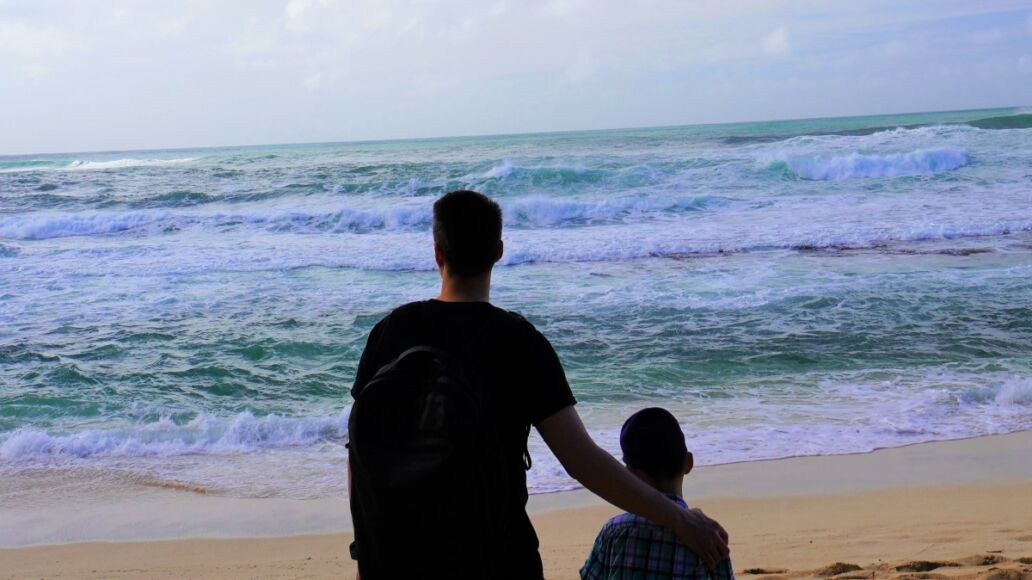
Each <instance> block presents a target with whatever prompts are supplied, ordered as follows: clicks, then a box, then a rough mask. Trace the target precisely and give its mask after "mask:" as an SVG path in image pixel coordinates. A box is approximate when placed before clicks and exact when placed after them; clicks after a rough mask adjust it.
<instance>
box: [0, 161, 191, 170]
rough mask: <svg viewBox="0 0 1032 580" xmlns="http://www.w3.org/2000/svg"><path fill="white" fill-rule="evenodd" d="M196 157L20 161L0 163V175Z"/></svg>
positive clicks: (153, 163)
mask: <svg viewBox="0 0 1032 580" xmlns="http://www.w3.org/2000/svg"><path fill="white" fill-rule="evenodd" d="M197 159H199V158H198V157H183V158H180V159H132V158H127V159H112V160H109V161H87V160H82V159H65V160H55V159H22V160H17V161H0V173H16V172H22V171H89V170H96V169H124V168H127V167H155V166H161V165H178V164H181V163H189V162H191V161H196V160H197Z"/></svg>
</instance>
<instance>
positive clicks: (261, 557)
mask: <svg viewBox="0 0 1032 580" xmlns="http://www.w3.org/2000/svg"><path fill="white" fill-rule="evenodd" d="M685 495H686V498H687V499H688V502H689V504H690V505H692V506H694V507H700V508H702V509H703V510H704V511H706V512H707V513H708V514H710V515H711V516H713V517H715V518H717V519H719V520H720V521H721V523H722V524H723V525H724V526H725V527H726V528H727V529H728V531H729V532H730V534H731V549H732V560H733V563H734V569H735V572H736V574H737V575H738V576H739V577H760V576H778V577H805V576H822V577H826V576H833V575H837V576H838V577H850V578H860V577H864V578H870V577H878V578H881V577H906V578H939V577H972V578H975V577H977V578H999V579H1007V580H1015V579H1021V578H1028V577H1030V575H1032V559H1030V558H1032V432H1020V433H1014V434H1009V435H999V436H988V437H980V438H974V439H964V440H957V441H945V442H934V443H926V444H919V445H913V446H908V447H902V448H896V449H887V450H880V451H875V452H873V453H868V454H855V455H839V456H823V457H799V458H791V459H782V460H772V461H754V462H745V463H736V464H729V465H721V466H712V467H701V468H698V469H697V470H696V472H694V473H692V474H691V475H689V476H688V478H687V480H686V485H685ZM134 497H135V498H136V499H133V498H134ZM92 498H93V499H92V501H91V502H85V503H91V504H92V505H83V503H84V502H82V501H74V502H72V501H63V502H49V503H45V504H40V505H39V506H37V507H36V508H35V509H33V510H27V511H26V513H23V514H9V513H5V516H8V515H10V516H12V517H5V518H4V520H3V521H2V522H0V531H2V532H3V533H4V534H11V533H12V532H14V530H13V529H11V528H21V529H27V528H25V527H23V526H29V525H32V524H33V522H34V525H35V527H36V529H37V530H50V533H51V537H52V538H57V537H65V538H74V537H78V538H91V539H93V540H115V541H104V542H98V541H93V542H74V543H58V544H51V545H41V546H23V547H19V548H9V549H3V550H0V578H3V579H8V578H11V579H13V578H341V577H344V578H347V577H353V576H354V572H355V565H354V562H352V561H351V560H350V558H349V557H348V556H347V545H348V543H349V542H350V539H351V536H350V534H349V533H348V532H347V531H335V532H334V531H329V530H330V529H332V526H333V525H336V526H337V528H338V530H342V529H343V528H344V527H345V526H346V518H347V515H346V514H347V506H346V504H345V502H344V501H342V500H335V499H316V500H298V501H297V503H289V502H288V503H283V502H282V501H279V500H270V499H239V498H225V497H212V496H210V495H206V494H201V493H197V491H195V490H189V489H168V488H154V487H151V486H146V485H142V486H140V488H139V489H136V490H134V491H132V492H130V493H120V494H111V495H104V494H102V493H96V492H95V493H93V494H92ZM66 499H67V498H66ZM80 499H81V498H80ZM306 504H307V507H302V506H305V505H306ZM530 511H531V513H532V517H533V520H534V523H535V526H536V528H537V530H538V533H539V535H540V537H541V555H542V558H543V560H544V562H545V569H546V575H547V577H548V578H550V579H565V578H576V577H577V570H578V568H579V566H580V564H581V563H582V562H583V559H584V557H585V556H586V554H587V552H588V550H589V548H590V546H591V543H592V541H593V540H594V537H595V534H596V533H597V531H598V529H599V527H600V526H601V525H602V524H603V523H604V522H605V520H606V519H607V518H609V517H611V516H612V515H614V514H615V513H617V512H616V510H615V508H612V507H610V506H607V505H605V504H602V503H601V502H600V501H599V500H597V499H594V498H593V497H592V496H590V494H588V493H587V492H584V491H573V492H563V493H554V494H544V495H537V496H534V497H532V498H531V503H530ZM100 514H107V515H106V517H101V516H100ZM200 514H204V515H205V517H203V518H200V519H201V520H202V521H201V523H198V522H197V520H198V518H199V516H200ZM19 518H22V519H19ZM91 518H95V519H94V520H93V521H91ZM335 518H337V520H336V521H335V522H334V521H332V520H334V519H335ZM30 520H31V521H30ZM186 520H188V521H189V522H190V523H189V524H184V521H186ZM328 520H329V521H328ZM305 525H309V526H310V528H311V529H316V530H319V529H323V528H326V529H327V533H316V534H297V533H296V532H298V531H299V530H300V529H301V528H303V527H304V526H305ZM3 527H6V528H8V529H6V530H3V529H2V528H3ZM76 528H80V529H76ZM187 529H188V530H189V533H185V534H184V533H183V530H187ZM291 532H293V533H291ZM62 534H63V535H62ZM246 536H252V537H246ZM253 536H262V537H253ZM6 537H11V536H10V535H7V536H6ZM129 540H140V541H129ZM413 541H418V538H413ZM399 551H400V552H403V550H401V549H399ZM835 573H837V574H835Z"/></svg>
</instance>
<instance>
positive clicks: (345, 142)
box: [0, 105, 1030, 159]
mask: <svg viewBox="0 0 1032 580" xmlns="http://www.w3.org/2000/svg"><path fill="white" fill-rule="evenodd" d="M1029 106H1030V105H1008V106H1002V107H987V108H970V109H940V110H934V111H908V112H899V113H878V114H874V115H841V116H833V117H828V116H820V117H792V118H778V119H760V120H740V121H720V122H709V123H682V124H674V125H643V126H637V127H609V128H596V129H557V130H545V131H525V132H510V133H471V134H462V135H441V136H434V137H389V138H374V139H344V140H331V141H292V142H286V143H254V144H231V145H202V146H196V147H190V146H185V147H145V148H141V149H97V150H90V151H83V150H80V151H55V152H50V153H44V152H33V153H10V154H8V153H3V154H0V159H3V158H11V157H32V156H34V155H40V156H43V155H47V156H56V155H76V154H86V155H98V154H105V153H129V152H148V151H200V150H205V149H234V148H252V147H253V148H262V147H295V146H299V145H353V144H363V143H397V142H403V141H442V140H449V139H476V138H487V137H521V136H523V137H527V136H535V135H563V134H572V133H601V132H610V131H641V130H654V129H679V128H687V127H719V126H722V125H746V124H750V123H791V122H796V121H824V120H832V119H860V118H864V117H873V118H877V117H899V116H905V115H934V114H946V113H973V112H977V111H1002V110H1020V109H1023V108H1026V107H1029Z"/></svg>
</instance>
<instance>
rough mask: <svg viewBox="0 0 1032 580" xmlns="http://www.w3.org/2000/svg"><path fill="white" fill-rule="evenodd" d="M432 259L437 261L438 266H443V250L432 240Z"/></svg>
mask: <svg viewBox="0 0 1032 580" xmlns="http://www.w3.org/2000/svg"><path fill="white" fill-rule="evenodd" d="M434 261H435V262H437V267H438V268H443V267H444V250H442V249H441V244H438V243H437V242H434Z"/></svg>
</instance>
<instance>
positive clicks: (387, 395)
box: [348, 346, 527, 580]
mask: <svg viewBox="0 0 1032 580" xmlns="http://www.w3.org/2000/svg"><path fill="white" fill-rule="evenodd" d="M496 405H497V402H496V400H495V398H494V397H493V396H492V391H491V390H490V389H489V388H487V385H484V384H483V381H482V379H481V377H479V376H478V375H477V374H476V373H475V372H474V371H473V370H472V369H470V368H468V366H467V365H463V364H462V362H461V361H460V360H458V359H457V358H455V357H453V356H452V355H450V354H449V353H447V352H445V351H443V350H440V349H437V348H433V347H428V346H416V347H413V348H410V349H408V350H406V351H404V352H403V353H401V355H399V356H398V357H397V358H396V359H394V360H393V361H391V362H389V363H387V364H386V365H384V366H383V367H381V368H380V369H379V371H378V372H377V373H376V375H375V376H374V377H373V378H372V379H370V380H369V382H368V383H366V384H365V386H364V387H363V388H362V389H361V391H360V392H359V393H358V394H357V395H356V398H355V402H354V405H353V407H352V410H351V416H350V418H349V419H348V431H349V447H350V450H351V455H350V468H351V489H352V491H351V511H352V516H353V518H354V524H355V540H356V542H355V545H354V546H353V556H355V557H356V559H357V560H358V563H359V571H360V572H361V574H362V578H363V579H365V580H378V579H380V578H482V577H488V576H489V575H490V572H489V567H490V566H491V565H492V563H493V564H494V565H497V564H499V562H497V561H495V559H494V558H492V553H493V552H495V551H497V550H498V548H499V543H500V542H503V541H504V539H505V531H506V527H507V525H508V517H507V516H508V514H510V513H511V511H512V510H511V506H509V505H508V502H509V498H510V497H511V494H510V493H509V490H508V488H507V486H508V485H509V482H510V480H511V475H510V473H509V471H508V470H510V469H513V468H521V469H522V468H525V467H526V465H516V466H514V465H513V463H512V460H511V457H507V456H506V454H505V453H503V447H502V439H501V436H500V433H499V429H498V427H499V425H498V423H499V421H498V417H500V414H499V413H498V412H497V407H496ZM524 449H525V448H524ZM524 457H525V458H526V457H527V454H526V453H524ZM524 461H526V459H524ZM354 552H357V553H354Z"/></svg>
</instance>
